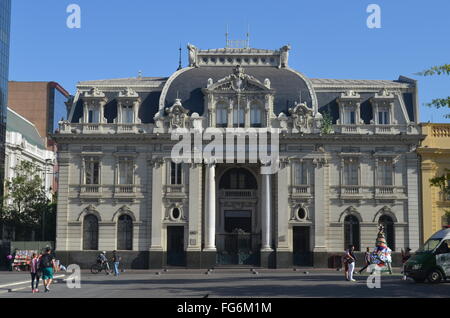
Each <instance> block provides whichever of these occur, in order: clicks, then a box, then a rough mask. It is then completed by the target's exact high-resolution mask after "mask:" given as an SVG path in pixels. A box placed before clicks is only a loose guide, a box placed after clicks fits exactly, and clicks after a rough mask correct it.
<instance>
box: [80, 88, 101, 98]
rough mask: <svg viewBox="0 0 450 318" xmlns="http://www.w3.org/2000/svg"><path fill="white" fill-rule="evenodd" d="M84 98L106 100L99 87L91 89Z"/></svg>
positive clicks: (85, 93)
mask: <svg viewBox="0 0 450 318" xmlns="http://www.w3.org/2000/svg"><path fill="white" fill-rule="evenodd" d="M83 97H84V98H105V97H106V96H105V93H103V92H102V91H101V90H100V89H99V88H98V87H93V88H91V89H90V90H89V91H88V92H84V96H83Z"/></svg>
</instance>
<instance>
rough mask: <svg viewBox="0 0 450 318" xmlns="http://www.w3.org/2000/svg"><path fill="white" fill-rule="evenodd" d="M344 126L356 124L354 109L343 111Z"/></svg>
mask: <svg viewBox="0 0 450 318" xmlns="http://www.w3.org/2000/svg"><path fill="white" fill-rule="evenodd" d="M343 124H344V125H354V124H356V112H355V110H354V109H345V110H344V120H343Z"/></svg>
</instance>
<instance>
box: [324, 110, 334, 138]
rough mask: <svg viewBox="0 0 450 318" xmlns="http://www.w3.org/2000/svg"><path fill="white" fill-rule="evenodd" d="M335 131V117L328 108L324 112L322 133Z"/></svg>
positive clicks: (326, 133)
mask: <svg viewBox="0 0 450 318" xmlns="http://www.w3.org/2000/svg"><path fill="white" fill-rule="evenodd" d="M332 131H333V118H332V117H331V114H330V112H329V111H328V110H326V111H324V112H323V114H322V128H321V133H322V134H324V135H328V134H331V132H332Z"/></svg>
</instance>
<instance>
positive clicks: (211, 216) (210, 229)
mask: <svg viewBox="0 0 450 318" xmlns="http://www.w3.org/2000/svg"><path fill="white" fill-rule="evenodd" d="M206 192H207V193H208V199H207V205H206V206H207V210H206V233H205V234H206V237H205V248H204V249H203V251H206V252H210V251H213V252H215V251H216V167H215V163H209V164H208V165H207V167H206Z"/></svg>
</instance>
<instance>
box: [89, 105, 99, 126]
mask: <svg viewBox="0 0 450 318" xmlns="http://www.w3.org/2000/svg"><path fill="white" fill-rule="evenodd" d="M87 120H88V123H89V124H98V123H100V112H99V110H98V107H90V108H89V109H88V118H87Z"/></svg>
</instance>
